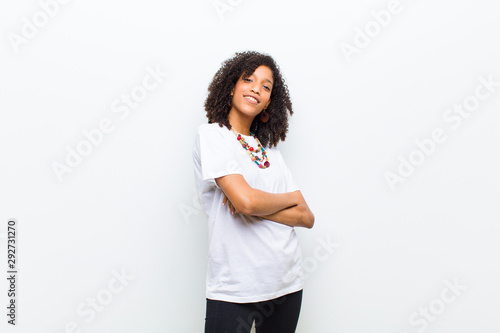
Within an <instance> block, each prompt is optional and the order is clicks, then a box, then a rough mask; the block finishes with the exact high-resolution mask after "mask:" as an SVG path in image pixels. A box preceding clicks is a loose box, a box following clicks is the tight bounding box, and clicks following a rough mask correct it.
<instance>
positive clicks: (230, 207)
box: [222, 192, 236, 215]
mask: <svg viewBox="0 0 500 333" xmlns="http://www.w3.org/2000/svg"><path fill="white" fill-rule="evenodd" d="M222 194H224V199H222V206H224V205H226V203H227V206H228V207H229V210H230V211H231V215H234V213H236V208H235V207H234V206H233V203H232V202H231V201H230V200H229V199H228V198H227V197H226V194H225V193H224V192H222Z"/></svg>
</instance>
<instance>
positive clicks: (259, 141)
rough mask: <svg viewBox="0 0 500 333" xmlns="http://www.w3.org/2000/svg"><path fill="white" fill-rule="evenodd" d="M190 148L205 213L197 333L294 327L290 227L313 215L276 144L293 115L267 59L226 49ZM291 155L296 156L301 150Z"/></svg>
mask: <svg viewBox="0 0 500 333" xmlns="http://www.w3.org/2000/svg"><path fill="white" fill-rule="evenodd" d="M208 92H209V93H208V97H207V99H206V101H205V110H206V112H207V117H208V124H202V125H200V126H199V127H198V132H197V134H196V138H195V143H194V147H193V161H194V173H195V185H196V189H197V192H198V195H199V196H200V202H201V204H202V206H203V210H204V211H205V213H206V214H207V215H208V232H209V254H208V270H207V277H206V278H207V279H206V283H207V286H206V301H207V303H206V317H205V332H206V333H225V332H228V333H234V332H237V333H243V332H249V331H250V328H251V326H252V323H253V322H254V321H255V328H256V331H257V332H260V333H263V332H272V333H292V332H295V328H296V326H297V322H298V317H299V313H300V307H301V301H302V289H303V286H304V276H303V270H302V262H301V251H300V248H299V245H298V241H297V236H296V233H295V229H294V227H304V228H309V229H310V228H312V226H313V224H314V215H313V213H312V212H311V210H310V209H309V207H308V205H307V203H306V201H305V200H304V197H303V196H302V194H301V192H300V189H299V187H298V186H297V184H296V183H295V181H294V179H293V177H292V174H291V172H290V170H289V169H288V167H287V166H286V164H285V161H284V160H283V157H282V156H281V153H280V151H279V150H278V148H277V147H276V146H277V144H278V142H279V141H280V140H282V141H284V140H285V138H286V133H287V131H288V114H287V113H288V112H289V113H290V115H292V114H293V111H292V103H291V101H290V96H289V93H288V88H287V86H286V84H285V82H284V80H283V78H282V76H281V73H280V71H279V68H278V66H277V65H276V63H275V62H274V59H273V58H272V57H270V56H269V55H265V54H261V53H258V52H250V51H249V52H242V53H236V54H235V56H233V57H232V58H230V59H228V60H226V61H225V62H224V63H223V64H222V67H221V68H220V69H219V70H218V71H217V73H216V74H215V76H214V78H213V80H212V82H211V84H210V86H209V88H208ZM297 153H300V155H303V153H301V152H297Z"/></svg>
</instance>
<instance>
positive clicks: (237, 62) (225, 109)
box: [205, 51, 293, 147]
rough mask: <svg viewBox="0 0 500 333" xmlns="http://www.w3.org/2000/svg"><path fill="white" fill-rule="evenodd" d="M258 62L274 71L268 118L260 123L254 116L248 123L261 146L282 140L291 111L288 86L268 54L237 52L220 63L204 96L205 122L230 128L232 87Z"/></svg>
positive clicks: (250, 72)
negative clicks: (206, 120)
mask: <svg viewBox="0 0 500 333" xmlns="http://www.w3.org/2000/svg"><path fill="white" fill-rule="evenodd" d="M261 65H264V66H267V67H269V68H270V69H271V71H272V72H273V81H274V83H273V88H272V90H271V103H269V106H268V107H267V109H266V112H267V113H268V114H269V120H268V121H267V122H266V123H263V122H262V121H261V120H260V117H259V116H256V117H255V118H254V120H253V122H252V124H251V125H250V132H252V133H254V134H255V135H256V136H257V138H259V141H260V142H261V144H262V146H263V147H273V146H275V147H276V146H277V145H278V142H279V141H280V139H281V140H282V141H285V138H286V133H287V132H288V115H287V112H289V113H290V115H292V114H293V111H292V102H291V101H290V95H289V93H288V87H287V85H286V83H285V80H284V79H283V78H282V76H281V73H280V70H279V67H278V65H277V64H276V63H275V61H274V59H273V58H272V57H271V56H270V55H268V54H262V53H259V52H255V51H246V52H236V53H235V56H233V57H232V58H229V59H227V60H226V61H224V62H223V63H222V66H221V68H220V69H219V70H218V71H217V73H216V74H215V75H214V78H213V80H212V82H211V83H210V85H209V87H208V97H207V99H206V100H205V111H207V118H208V123H209V124H211V123H218V124H219V126H220V127H222V125H224V126H226V127H227V128H228V129H231V124H229V119H228V115H229V111H230V110H231V95H230V93H231V90H232V89H233V87H234V86H235V85H236V83H237V82H238V80H239V78H240V77H241V76H242V75H244V76H243V78H247V77H249V76H250V75H252V74H253V72H254V71H255V69H256V68H257V67H259V66H261Z"/></svg>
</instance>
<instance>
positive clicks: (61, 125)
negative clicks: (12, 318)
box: [0, 0, 500, 333]
mask: <svg viewBox="0 0 500 333" xmlns="http://www.w3.org/2000/svg"><path fill="white" fill-rule="evenodd" d="M214 4H216V2H214V1H213V0H195V1H180V0H177V1H163V2H158V1H151V0H149V1H148V0H143V1H104V2H103V1H92V0H90V1H89V0H87V1H78V0H73V1H68V2H67V3H63V1H62V0H60V2H56V0H51V1H49V0H41V1H36V0H29V1H26V0H25V1H16V2H7V1H2V2H1V4H0V18H1V19H0V30H1V36H2V38H1V42H0V48H1V50H0V52H1V59H2V61H1V62H0V73H1V75H0V109H1V114H0V189H1V191H0V221H1V224H0V225H1V226H0V228H1V229H0V242H1V244H0V248H1V249H2V250H1V252H2V253H1V255H0V257H1V258H2V260H1V261H2V263H1V267H2V271H3V272H4V273H2V274H1V275H2V276H4V274H5V275H6V270H7V268H6V257H7V253H6V232H7V221H8V219H9V218H15V219H17V221H18V240H17V241H18V253H17V255H18V268H19V276H18V286H17V288H18V292H19V293H18V299H17V303H18V308H17V315H18V316H17V325H16V327H15V328H13V327H12V325H8V324H7V316H6V313H7V309H6V304H7V302H8V298H7V289H8V286H7V281H6V279H5V278H2V279H1V281H2V282H1V283H0V288H1V291H0V295H1V296H0V304H2V306H1V308H2V309H3V310H1V312H2V313H1V316H0V318H2V319H1V324H0V327H1V331H2V332H14V331H15V332H47V333H61V332H95V333H100V332H124V333H125V332H202V331H203V325H204V316H205V272H206V255H207V237H208V236H207V227H206V217H205V216H204V215H203V213H202V212H201V210H200V209H199V206H198V205H197V202H196V201H195V200H194V198H195V195H194V179H193V169H192V159H191V153H192V144H193V140H194V134H195V131H196V129H197V127H198V125H199V124H201V123H205V122H206V116H205V112H204V110H203V103H204V99H205V97H206V94H207V87H208V84H209V82H210V81H211V79H212V77H213V75H214V74H215V72H216V70H217V69H218V68H219V66H220V64H221V62H222V61H224V60H225V59H227V58H228V57H230V56H232V55H233V54H234V52H236V51H244V50H256V51H260V52H265V53H269V54H271V55H272V56H273V57H274V58H275V59H276V61H277V62H278V64H279V65H280V67H281V70H282V71H283V74H284V76H285V78H286V79H287V82H288V85H289V89H290V92H291V96H292V101H293V107H294V111H295V114H294V116H293V117H292V118H291V121H290V132H289V136H288V138H287V141H286V143H281V144H280V149H281V151H282V153H283V155H284V157H285V160H286V161H287V164H288V166H289V167H290V169H291V170H292V172H293V174H294V177H295V178H296V181H297V183H298V184H299V186H301V188H302V193H303V194H304V197H305V198H306V200H307V202H308V204H309V205H310V207H311V209H312V211H313V212H314V214H315V216H316V224H315V226H314V228H313V229H311V230H308V229H303V228H297V229H296V230H297V233H298V235H299V237H300V244H301V248H302V252H303V255H304V258H303V259H304V263H305V270H306V272H307V273H308V278H307V280H306V287H305V289H304V299H303V305H302V311H301V316H300V320H299V325H298V329H297V332H300V333H304V332H307V333H311V332H335V333H359V332H376V333H388V332H394V333H403V332H406V333H415V332H429V333H432V332H439V333H443V332H446V333H447V332H450V333H451V332H453V333H461V332H464V333H465V332H484V333H488V332H498V331H499V330H500V324H499V322H498V312H499V310H500V286H499V284H498V281H499V280H500V268H499V266H498V261H499V253H500V251H499V250H500V245H499V244H500V243H499V242H498V239H499V236H500V224H499V217H500V213H499V211H498V202H499V199H500V191H499V185H500V179H499V178H500V177H499V175H498V170H499V167H500V159H499V157H498V152H499V149H498V144H499V139H500V134H499V121H500V116H499V112H498V111H499V107H500V83H499V82H500V65H499V62H498V59H499V58H500V57H499V56H500V44H499V43H498V31H499V28H500V20H499V19H498V18H499V17H498V12H499V11H498V9H499V8H498V4H496V3H495V2H493V1H487V0H454V1H451V0H446V1H445V0H442V1H430V0H419V1H411V0H400V1H399V2H398V1H397V0H392V1H391V0H383V1H367V0H365V1H361V0H357V1H352V0H351V1H347V0H345V1H335V2H328V1H272V2H271V1H261V0H255V1H246V0H220V1H219V4H223V5H225V6H229V7H225V8H226V11H225V12H223V13H218V12H217V10H216V9H215V6H214ZM388 7H389V8H390V9H391V10H392V14H390V18H388V16H387V15H385V16H384V15H382V14H380V13H382V12H381V11H382V10H384V9H387V8H388ZM43 8H45V9H43ZM45 12H50V14H51V16H49V15H48V14H44V13H45ZM374 13H379V15H378V16H379V21H380V22H382V21H383V20H385V21H386V23H384V24H383V25H384V26H382V25H381V23H377V20H376V19H375V17H376V16H377V15H376V14H374ZM386 13H387V12H386ZM389 13H390V12H389ZM219 14H220V15H219ZM33 24H35V25H34V26H31V25H33ZM366 30H368V33H369V34H370V35H371V36H368V37H365V38H363V37H362V36H360V35H361V34H362V32H360V31H366ZM343 43H345V44H343ZM347 44H349V45H351V50H352V48H354V47H356V52H355V53H352V54H351V55H350V56H349V55H346V54H345V53H343V52H342V46H343V47H346V45H347ZM147 68H149V70H150V71H151V70H157V71H159V72H161V73H168V75H165V76H163V75H164V74H160V76H159V78H158V81H159V83H158V84H156V85H157V86H156V87H155V88H154V89H151V90H150V91H146V90H142V91H143V92H144V91H146V94H145V95H144V96H142V97H143V99H142V100H140V101H139V102H138V103H137V104H136V105H134V108H132V107H126V106H125V105H126V104H124V102H123V101H122V98H125V97H124V95H130V94H131V93H134V94H136V95H135V96H136V97H137V96H139V97H140V92H141V85H142V82H143V80H144V78H145V77H147V76H148V75H149V74H148V69H147ZM481 77H482V78H483V79H480V78H481ZM481 80H486V81H487V80H490V81H491V82H492V83H490V86H489V89H490V90H488V88H487V87H485V86H484V84H483V83H481V82H482V81H481ZM148 83H149V84H153V83H154V81H151V80H150V81H148ZM476 96H479V97H480V98H478V97H476ZM139 97H137V98H139ZM474 103H476V104H474ZM454 105H458V107H460V105H465V106H462V109H463V110H464V111H463V112H462V113H461V114H460V113H458V112H456V111H454V109H453V107H454ZM458 107H456V109H455V110H457V108H458ZM449 110H450V111H449ZM468 110H470V111H468ZM115 111H118V112H115ZM446 117H448V118H446ZM106 119H107V120H106ZM102 121H104V122H106V121H107V122H108V123H107V125H106V124H105V125H106V126H108V127H106V126H104V127H105V128H108V133H105V134H103V136H102V138H101V139H100V141H96V142H97V143H96V144H91V145H88V144H87V146H85V143H82V142H84V141H86V137H85V136H84V134H83V131H91V130H92V129H95V128H98V127H99V124H100V123H101V122H102ZM109 127H111V128H109ZM439 129H441V130H439ZM435 130H437V131H441V132H440V133H441V134H440V135H441V136H440V137H439V138H440V139H441V140H440V141H439V142H437V143H433V144H432V145H431V144H429V141H428V140H429V138H432V133H433V131H435ZM96 138H98V137H96ZM439 138H438V139H439ZM415 141H419V142H427V146H426V147H427V148H426V149H427V150H428V151H427V155H425V154H424V152H422V150H423V148H419V146H418V145H417V144H416V143H415ZM432 146H434V147H432ZM78 147H80V149H83V151H84V150H85V148H87V149H88V150H89V151H88V154H87V156H83V157H82V158H81V161H77V160H73V162H74V163H75V164H74V165H73V167H68V169H67V170H66V171H68V170H70V171H71V172H65V173H63V174H62V175H61V176H60V177H58V176H57V173H56V172H55V170H54V168H53V164H54V163H56V162H57V163H60V164H61V165H67V162H66V158H67V155H68V154H69V153H68V151H69V150H68V149H77V148H78ZM73 158H74V157H73ZM402 159H404V160H409V159H410V160H411V161H412V162H408V163H414V164H417V165H416V166H414V167H412V166H408V165H406V166H401V165H400V164H401V163H403V162H401V161H402ZM78 162H79V163H78ZM398 169H400V170H399V171H398ZM387 172H391V173H393V176H394V175H399V177H401V178H399V181H397V182H396V183H394V184H393V185H394V186H393V187H392V188H391V186H390V184H389V182H388V181H387V179H386V173H387ZM398 172H400V174H398ZM322 244H323V245H322ZM324 244H330V246H329V247H328V246H325V245H324ZM116 274H125V275H126V276H128V277H126V278H125V280H124V282H122V283H120V282H119V281H118V280H116V278H115V277H114V276H115V275H116ZM446 281H448V282H446ZM450 284H452V285H453V284H456V285H458V287H454V288H451V287H450V286H449V285H450ZM111 290H112V291H111ZM93 302H95V303H93Z"/></svg>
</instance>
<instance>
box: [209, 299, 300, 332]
mask: <svg viewBox="0 0 500 333" xmlns="http://www.w3.org/2000/svg"><path fill="white" fill-rule="evenodd" d="M301 303H302V290H299V291H296V292H294V293H291V294H287V295H283V296H281V297H278V298H275V299H272V300H268V301H263V302H257V303H231V302H224V301H217V300H211V299H208V298H207V313H206V317H205V333H249V332H250V329H251V328H252V323H253V321H254V320H255V330H256V332H257V333H294V332H295V328H296V327H297V322H298V320H299V313H300V306H301Z"/></svg>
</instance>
